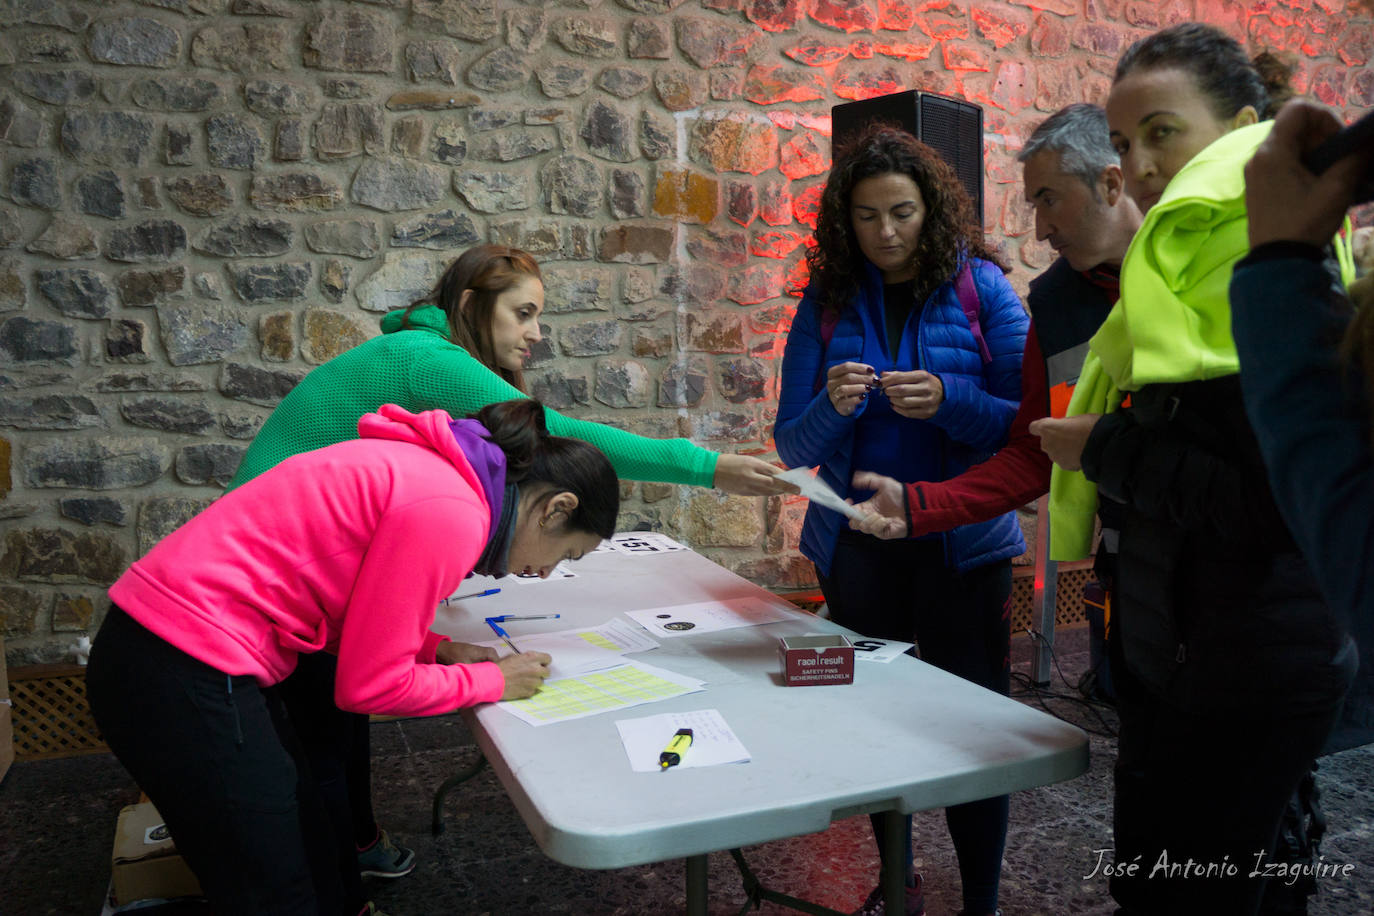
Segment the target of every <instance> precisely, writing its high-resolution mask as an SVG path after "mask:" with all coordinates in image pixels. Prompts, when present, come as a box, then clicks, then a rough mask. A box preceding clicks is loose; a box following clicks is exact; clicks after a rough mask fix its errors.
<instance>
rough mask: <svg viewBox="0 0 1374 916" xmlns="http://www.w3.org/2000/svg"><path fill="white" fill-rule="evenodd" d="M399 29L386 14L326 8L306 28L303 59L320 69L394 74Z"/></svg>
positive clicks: (309, 64)
mask: <svg viewBox="0 0 1374 916" xmlns="http://www.w3.org/2000/svg"><path fill="white" fill-rule="evenodd" d="M395 46H396V29H395V26H394V25H392V21H391V19H390V18H389V17H387V16H386V15H385V14H383V13H380V12H372V11H370V10H363V9H358V8H356V7H345V8H325V9H324V10H322V11H321V12H320V13H319V14H318V15H317V16H316V18H315V19H314V21H313V22H312V23H311V24H310V26H309V27H308V28H307V29H306V32H305V40H304V47H303V49H302V55H301V57H302V61H303V63H304V64H305V65H306V66H307V67H315V68H317V69H320V70H342V71H347V72H350V73H390V72H391V71H392V69H393V63H392V59H393V49H394V48H395Z"/></svg>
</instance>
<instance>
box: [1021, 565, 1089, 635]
mask: <svg viewBox="0 0 1374 916" xmlns="http://www.w3.org/2000/svg"><path fill="white" fill-rule="evenodd" d="M1023 569H1024V570H1026V572H1024V573H1023V572H1021V570H1023ZM1093 578H1094V577H1093V570H1092V566H1091V565H1090V564H1086V563H1085V564H1079V565H1075V566H1070V565H1068V564H1066V563H1061V564H1060V565H1059V584H1058V588H1057V589H1056V591H1055V595H1054V598H1055V601H1054V620H1055V623H1056V624H1057V625H1059V626H1069V625H1070V624H1075V623H1083V622H1085V621H1087V619H1088V618H1087V616H1086V615H1085V614H1084V613H1083V586H1085V585H1087V584H1088V583H1089V582H1091V581H1092V579H1093ZM1034 593H1035V575H1034V572H1033V570H1032V569H1031V568H1030V567H1027V566H1018V567H1016V569H1015V570H1013V572H1012V579H1011V631H1012V632H1013V633H1021V634H1024V633H1025V632H1026V630H1027V628H1029V627H1031V626H1032V623H1034V626H1035V627H1036V628H1037V629H1038V628H1039V625H1040V623H1039V617H1040V611H1039V609H1038V608H1033V607H1031V596H1032V595H1033V594H1034Z"/></svg>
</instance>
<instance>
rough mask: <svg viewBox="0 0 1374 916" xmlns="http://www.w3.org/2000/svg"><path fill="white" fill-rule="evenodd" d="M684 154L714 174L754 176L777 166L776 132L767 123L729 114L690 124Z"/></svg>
mask: <svg viewBox="0 0 1374 916" xmlns="http://www.w3.org/2000/svg"><path fill="white" fill-rule="evenodd" d="M687 154H688V156H689V157H690V158H691V159H692V161H693V162H697V163H700V164H703V165H709V166H710V167H711V168H712V169H714V170H715V171H717V172H748V173H750V174H751V175H757V174H759V173H760V172H764V171H767V170H768V169H771V168H773V167H774V166H776V165H777V164H778V137H777V131H776V130H775V129H774V127H773V125H772V124H771V123H769V122H768V121H756V120H753V119H752V118H749V117H747V116H745V115H742V114H737V113H731V114H728V115H726V116H725V117H722V118H702V119H698V120H696V121H694V122H692V125H691V128H690V131H689V134H688V148H687Z"/></svg>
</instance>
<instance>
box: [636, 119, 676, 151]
mask: <svg viewBox="0 0 1374 916" xmlns="http://www.w3.org/2000/svg"><path fill="white" fill-rule="evenodd" d="M639 152H640V155H642V156H643V157H644V158H645V159H655V160H656V159H672V158H674V157H675V156H676V155H677V133H676V131H675V130H674V128H673V122H672V121H670V120H668V119H667V118H663V117H660V116H659V115H656V114H654V113H653V112H652V111H645V112H644V113H643V114H641V115H640V116H639Z"/></svg>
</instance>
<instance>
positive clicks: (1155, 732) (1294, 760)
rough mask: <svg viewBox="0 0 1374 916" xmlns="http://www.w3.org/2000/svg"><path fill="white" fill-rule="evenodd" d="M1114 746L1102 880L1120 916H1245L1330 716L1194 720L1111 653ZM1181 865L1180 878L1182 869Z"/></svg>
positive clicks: (1256, 902)
mask: <svg viewBox="0 0 1374 916" xmlns="http://www.w3.org/2000/svg"><path fill="white" fill-rule="evenodd" d="M1112 650H1113V657H1112V676H1113V679H1114V682H1115V685H1116V691H1117V712H1118V713H1119V715H1120V720H1121V725H1120V734H1119V736H1118V739H1117V762H1116V767H1115V797H1114V815H1113V834H1114V836H1115V845H1116V851H1115V855H1116V865H1117V867H1118V869H1119V868H1120V867H1121V866H1126V865H1130V864H1131V863H1138V864H1137V868H1136V869H1135V872H1134V874H1130V875H1124V876H1123V875H1116V876H1113V877H1112V879H1111V893H1112V897H1113V898H1115V899H1116V901H1117V903H1118V904H1120V906H1121V909H1120V910H1118V913H1121V914H1126V916H1154V914H1160V916H1188V914H1207V916H1253V914H1255V913H1257V912H1259V911H1260V903H1261V898H1262V896H1263V894H1264V890H1265V885H1266V883H1267V882H1266V879H1265V876H1264V863H1266V862H1272V861H1274V858H1275V857H1274V852H1273V851H1274V845H1275V840H1276V838H1277V835H1278V830H1279V824H1280V821H1281V820H1282V818H1283V814H1284V809H1285V808H1286V807H1287V805H1288V802H1289V799H1290V798H1292V796H1293V793H1294V791H1295V790H1296V789H1297V787H1298V784H1299V783H1300V782H1301V781H1302V779H1303V778H1304V777H1305V776H1306V774H1307V773H1308V771H1309V769H1310V767H1311V764H1312V761H1313V759H1314V758H1315V757H1316V756H1317V755H1318V754H1319V753H1320V752H1321V748H1322V744H1323V742H1324V741H1325V740H1326V736H1327V734H1328V733H1329V732H1330V731H1331V728H1332V727H1333V725H1334V724H1335V721H1336V719H1337V716H1338V714H1339V705H1335V706H1333V707H1332V708H1330V709H1328V710H1325V711H1319V712H1304V713H1301V714H1297V713H1285V712H1284V711H1283V710H1268V709H1255V710H1248V711H1239V712H1238V711H1234V710H1228V711H1225V712H1216V713H1210V714H1205V713H1198V712H1195V711H1187V710H1183V709H1180V708H1179V707H1177V706H1176V705H1174V704H1171V703H1169V702H1167V701H1165V700H1164V699H1163V698H1161V697H1159V696H1157V695H1156V694H1154V693H1153V692H1151V691H1149V690H1148V689H1146V688H1145V687H1144V685H1142V684H1141V683H1140V682H1139V681H1138V680H1137V679H1136V678H1134V677H1133V676H1132V675H1131V672H1130V670H1129V668H1128V667H1127V665H1126V664H1125V661H1124V660H1123V659H1122V658H1121V654H1120V651H1119V647H1116V646H1113V647H1112ZM1190 865H1191V866H1192V867H1191V868H1190V867H1189V866H1190Z"/></svg>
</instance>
